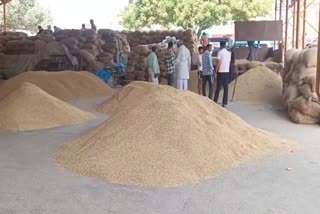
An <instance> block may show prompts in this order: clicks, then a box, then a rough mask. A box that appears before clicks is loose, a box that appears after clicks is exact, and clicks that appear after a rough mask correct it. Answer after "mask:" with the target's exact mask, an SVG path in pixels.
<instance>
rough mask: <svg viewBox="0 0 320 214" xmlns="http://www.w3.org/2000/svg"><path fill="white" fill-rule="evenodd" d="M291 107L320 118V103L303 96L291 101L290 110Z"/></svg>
mask: <svg viewBox="0 0 320 214" xmlns="http://www.w3.org/2000/svg"><path fill="white" fill-rule="evenodd" d="M291 109H297V110H299V111H300V112H301V113H303V114H305V115H308V116H310V117H314V118H316V119H318V120H319V119H320V104H319V103H316V102H310V101H308V100H307V99H305V98H304V97H302V96H301V97H298V98H297V99H296V100H294V101H292V102H291V103H290V105H289V110H291Z"/></svg>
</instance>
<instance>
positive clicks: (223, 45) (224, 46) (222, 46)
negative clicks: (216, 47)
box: [220, 41, 227, 49]
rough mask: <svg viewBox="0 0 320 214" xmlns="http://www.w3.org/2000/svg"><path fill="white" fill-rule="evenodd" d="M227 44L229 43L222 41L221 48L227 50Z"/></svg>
mask: <svg viewBox="0 0 320 214" xmlns="http://www.w3.org/2000/svg"><path fill="white" fill-rule="evenodd" d="M226 44H227V43H226V42H225V41H221V42H220V48H221V49H223V48H226Z"/></svg>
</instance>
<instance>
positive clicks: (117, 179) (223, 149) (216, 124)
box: [58, 82, 289, 186]
mask: <svg viewBox="0 0 320 214" xmlns="http://www.w3.org/2000/svg"><path fill="white" fill-rule="evenodd" d="M103 105H107V107H106V106H104V107H102V108H101V109H104V110H105V111H106V112H108V113H109V114H110V115H111V119H110V120H109V121H107V122H105V123H103V124H102V125H100V126H99V127H98V128H96V129H95V130H94V131H92V132H91V133H89V134H88V135H86V136H84V137H82V138H81V139H79V140H77V141H74V142H72V143H69V144H66V145H64V146H62V147H61V149H60V151H59V154H58V162H59V163H60V165H61V166H63V167H65V168H67V169H69V170H72V171H74V172H76V173H79V174H81V175H86V176H95V177H100V178H103V179H105V180H107V181H109V182H111V183H116V184H129V185H143V186H178V185H185V184H194V183H197V182H199V181H201V180H203V179H207V178H210V177H212V176H215V175H218V174H220V173H223V172H225V171H226V170H228V169H230V168H233V167H236V166H238V165H239V164H241V163H243V162H245V161H249V160H254V159H258V158H261V157H263V156H265V155H267V154H272V153H273V152H274V151H276V150H283V149H288V148H289V144H287V142H286V141H285V140H282V139H280V138H279V137H276V136H274V135H272V134H270V133H267V132H265V131H262V130H259V129H255V128H253V127H251V126H250V125H248V124H247V123H245V122H244V121H242V120H241V119H240V118H239V117H238V116H236V115H235V114H233V113H230V112H228V111H226V110H225V109H223V108H221V107H219V106H217V105H215V104H214V103H213V102H212V101H210V100H209V99H207V98H204V97H201V96H198V95H196V94H194V93H192V92H180V91H178V90H176V89H174V88H172V87H168V86H156V85H153V84H151V83H143V82H134V83H132V84H130V85H128V86H126V87H125V88H124V89H123V90H122V91H121V92H120V93H118V94H117V95H115V96H114V98H113V100H112V101H111V103H109V104H108V103H106V104H103ZM105 107H106V108H105Z"/></svg>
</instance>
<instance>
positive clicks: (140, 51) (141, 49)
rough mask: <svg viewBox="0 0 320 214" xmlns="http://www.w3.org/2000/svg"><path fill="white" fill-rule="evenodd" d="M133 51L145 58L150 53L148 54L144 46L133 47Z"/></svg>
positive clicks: (146, 47) (147, 49)
mask: <svg viewBox="0 0 320 214" xmlns="http://www.w3.org/2000/svg"><path fill="white" fill-rule="evenodd" d="M134 51H135V52H137V53H138V54H140V55H144V56H147V55H148V54H149V53H150V52H149V48H148V46H146V45H139V46H136V47H134Z"/></svg>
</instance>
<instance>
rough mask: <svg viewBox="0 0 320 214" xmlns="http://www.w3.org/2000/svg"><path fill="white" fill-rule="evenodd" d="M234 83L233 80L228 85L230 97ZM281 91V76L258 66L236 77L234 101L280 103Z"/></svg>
mask: <svg viewBox="0 0 320 214" xmlns="http://www.w3.org/2000/svg"><path fill="white" fill-rule="evenodd" d="M234 85H235V81H233V82H232V83H231V84H230V86H229V94H230V98H231V97H232V92H233V88H234ZM281 92H282V80H281V77H280V76H279V75H278V74H276V73H275V72H274V71H272V70H270V69H268V68H267V67H264V66H258V67H256V68H253V69H251V70H249V71H247V72H246V73H244V74H242V75H240V76H239V77H238V81H237V85H236V92H235V96H234V101H241V102H247V103H251V104H269V105H276V104H279V103H281ZM221 96H222V95H221Z"/></svg>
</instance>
